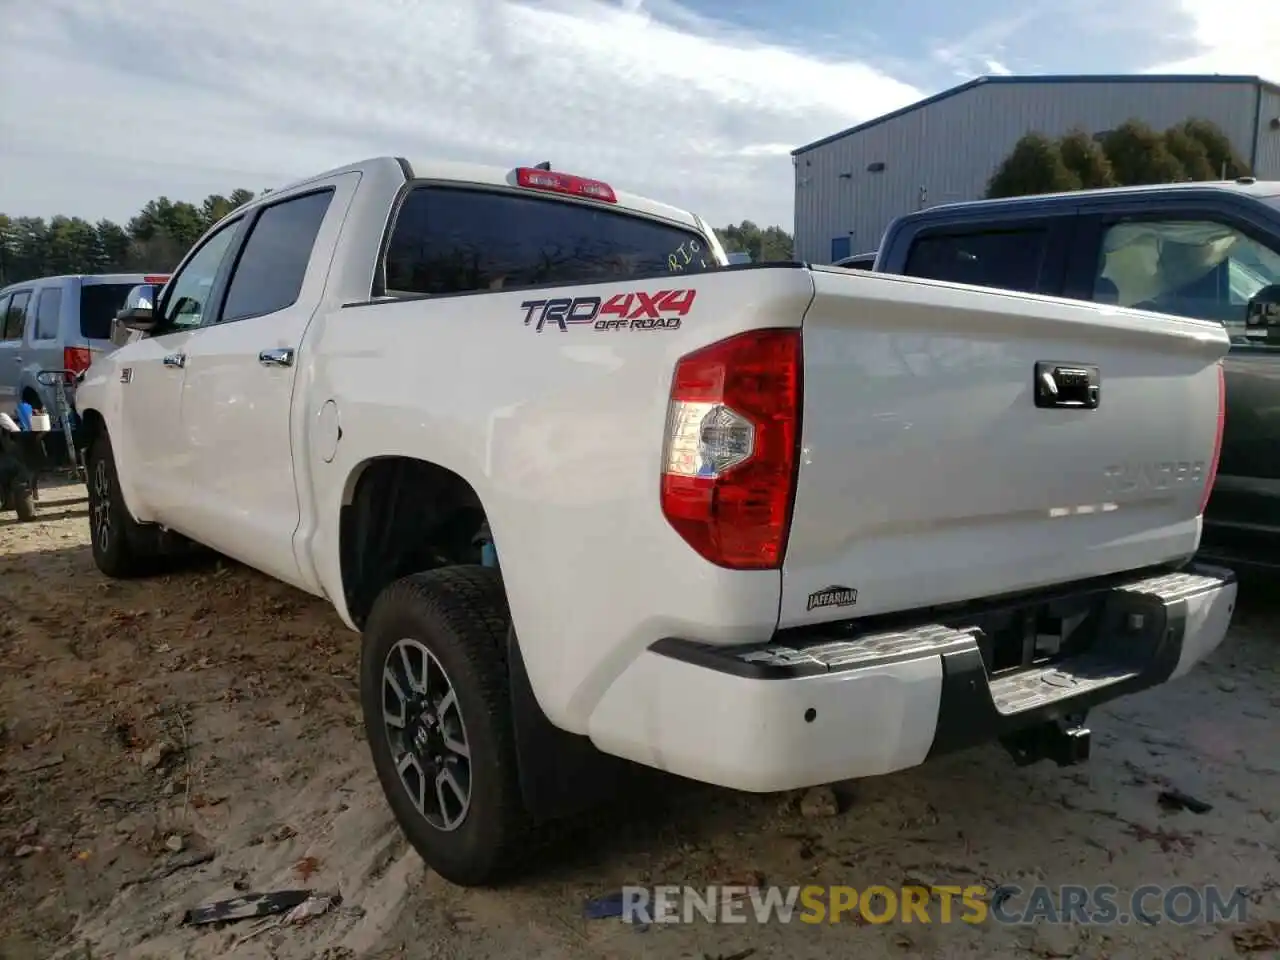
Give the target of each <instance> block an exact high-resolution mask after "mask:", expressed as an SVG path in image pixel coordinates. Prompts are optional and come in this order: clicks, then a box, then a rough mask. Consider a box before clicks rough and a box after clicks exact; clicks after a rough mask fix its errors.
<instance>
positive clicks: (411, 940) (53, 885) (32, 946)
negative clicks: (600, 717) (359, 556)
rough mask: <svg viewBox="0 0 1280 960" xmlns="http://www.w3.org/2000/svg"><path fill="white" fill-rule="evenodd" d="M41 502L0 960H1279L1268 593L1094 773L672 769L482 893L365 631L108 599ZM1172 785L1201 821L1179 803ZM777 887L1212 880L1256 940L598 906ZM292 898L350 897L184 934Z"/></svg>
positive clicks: (202, 587)
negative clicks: (728, 917)
mask: <svg viewBox="0 0 1280 960" xmlns="http://www.w3.org/2000/svg"><path fill="white" fill-rule="evenodd" d="M40 511H41V519H40V520H38V521H37V522H35V523H27V524H21V523H18V522H17V521H16V520H15V518H14V516H13V514H11V513H6V514H0V600H2V601H3V602H0V724H2V725H0V957H3V958H19V957H21V958H24V960H25V958H28V957H50V956H66V957H77V958H79V957H93V958H103V957H119V958H125V957H128V958H156V960H162V958H163V960H172V958H179V957H183V958H204V957H214V956H234V957H244V958H265V957H274V958H282V960H294V958H297V960H301V958H309V960H315V958H324V960H339V958H346V960H355V958H362V960H364V958H368V960H389V958H393V957H412V958H436V957H439V958H445V957H448V958H458V960H482V958H508V957H512V956H521V957H525V958H528V960H537V958H568V960H576V958H608V957H611V958H620V960H623V958H648V957H653V958H672V960H674V958H693V960H716V958H718V960H746V958H748V957H751V958H754V960H763V958H766V957H769V958H772V957H777V958H787V960H804V958H810V957H814V958H816V957H834V956H841V957H846V956H857V957H859V958H861V960H880V958H905V957H992V956H997V957H1005V956H1008V957H1029V958H1030V957H1039V958H1068V957H1089V958H1099V960H1101V958H1122V957H1134V958H1151V957H1161V958H1162V960H1164V958H1175V957H1188V958H1191V957H1194V958H1201V957H1203V958H1215V960H1216V958H1222V957H1227V956H1232V955H1235V954H1238V953H1245V952H1246V951H1253V953H1252V955H1253V956H1255V957H1271V956H1275V955H1276V952H1277V949H1278V948H1277V941H1276V940H1275V935H1277V934H1280V735H1278V734H1277V725H1276V717H1277V707H1280V637H1277V635H1276V634H1277V626H1276V625H1277V624H1278V623H1280V619H1277V617H1280V598H1278V599H1276V600H1273V601H1263V600H1262V599H1261V598H1260V597H1259V596H1256V595H1246V596H1245V598H1244V602H1243V603H1242V604H1241V607H1240V609H1239V610H1238V611H1237V614H1236V621H1235V626H1234V628H1233V630H1232V633H1231V636H1230V637H1229V638H1228V641H1227V642H1226V644H1224V646H1223V648H1222V649H1221V650H1220V651H1219V652H1218V653H1217V654H1216V655H1215V656H1214V657H1213V658H1212V660H1211V662H1210V663H1208V664H1206V665H1204V666H1202V667H1200V668H1199V669H1198V670H1197V671H1196V672H1195V673H1194V674H1193V675H1191V676H1190V677H1187V678H1186V679H1184V680H1181V681H1178V682H1177V683H1175V684H1172V685H1170V686H1168V687H1166V688H1163V689H1157V690H1154V691H1148V692H1146V693H1143V694H1139V695H1136V696H1134V697H1132V698H1130V699H1127V700H1124V701H1121V702H1120V703H1118V704H1115V705H1113V706H1112V707H1111V708H1110V709H1107V710H1105V711H1101V712H1100V713H1098V714H1097V716H1096V718H1094V719H1093V722H1092V727H1093V729H1094V731H1095V743H1094V756H1093V758H1092V760H1091V761H1090V762H1089V763H1088V764H1087V765H1085V766H1083V767H1077V768H1074V769H1069V770H1060V769H1057V768H1055V767H1053V766H1052V765H1050V764H1043V765H1038V766H1034V767H1029V768H1022V769H1019V768H1016V767H1014V766H1013V764H1012V762H1011V761H1009V760H1008V759H1007V758H1006V756H1005V754H1004V753H1003V752H1002V751H1001V750H1000V749H999V748H997V747H991V748H983V749H978V750H974V751H970V752H967V753H964V754H960V755H957V756H954V757H950V758H948V759H946V760H943V761H940V762H936V763H933V764H930V765H928V766H926V767H924V768H920V769H917V770H914V771H910V772H907V773H903V774H899V775H895V776H890V777H882V778H878V779H875V780H871V781H863V782H860V783H855V784H851V785H847V786H843V787H842V788H841V789H840V790H839V791H838V794H839V801H840V802H839V809H838V810H836V809H831V808H827V809H821V807H822V806H823V805H822V804H820V803H810V802H806V803H799V802H797V798H796V797H791V796H786V797H782V796H743V795H736V794H733V793H730V792H726V791H721V790H716V789H712V788H707V787H703V786H700V785H696V784H690V783H687V782H684V781H676V780H673V779H667V778H659V779H660V784H659V788H658V789H656V790H654V791H653V793H652V794H647V793H646V794H645V795H643V796H637V797H633V798H632V799H631V800H630V802H629V803H619V804H611V805H608V806H607V807H605V808H602V809H601V811H600V812H599V813H598V814H597V815H596V816H594V817H592V818H591V819H590V820H589V821H588V822H583V823H582V824H580V825H577V826H575V827H574V829H573V830H572V832H571V833H570V834H569V835H568V836H567V837H566V838H565V839H564V840H563V842H560V843H558V844H557V845H556V846H554V847H553V848H552V849H551V850H550V851H549V852H548V853H547V855H546V856H547V860H546V864H545V866H544V867H542V868H541V870H540V871H539V872H538V873H537V875H536V876H534V877H533V878H531V879H529V880H528V881H527V882H526V883H525V884H523V885H521V886H519V887H516V888H514V889H508V890H503V891H470V890H460V889H457V888H454V887H451V886H450V885H448V884H446V883H444V882H443V881H441V880H440V879H439V878H437V877H434V876H430V875H428V874H427V872H426V871H425V870H424V868H423V866H422V863H421V861H420V860H419V859H418V858H417V856H416V855H415V854H414V853H412V852H411V851H409V850H408V849H407V847H406V845H405V843H404V842H403V841H402V840H401V837H400V834H399V832H398V830H397V829H396V827H395V825H394V823H393V822H392V820H391V817H390V814H389V813H388V811H387V809H386V807H385V805H384V803H383V800H382V797H381V795H380V793H379V791H378V788H377V785H376V782H375V779H374V775H373V772H372V769H371V766H370V763H369V761H368V757H367V753H366V749H365V746H364V743H363V740H362V737H361V731H360V719H359V708H358V703H357V695H356V663H357V657H358V642H357V637H356V636H355V635H354V634H352V633H351V632H350V631H348V630H347V629H346V628H345V627H344V626H343V625H342V624H341V623H340V622H339V621H338V619H337V617H336V616H335V615H334V614H333V613H332V611H331V610H330V609H329V608H328V607H327V606H326V605H325V604H324V603H322V602H320V601H318V600H315V599H312V598H310V597H307V596H305V595H303V594H301V593H298V592H296V591H295V590H293V589H291V588H289V587H286V586H283V585H280V584H277V583H274V582H272V581H270V580H268V579H266V578H264V577H262V576H259V575H258V574H256V573H254V572H252V571H249V570H246V569H244V568H242V567H240V566H237V565H234V564H231V563H229V562H226V561H221V562H219V561H216V560H213V561H210V562H209V563H207V564H204V565H200V566H197V567H195V568H193V569H192V570H190V571H187V572H184V573H181V574H176V575H172V576H168V577H163V578H160V579H155V580H149V581H142V582H134V583H112V582H108V581H107V580H105V579H104V578H103V577H101V576H100V575H99V574H98V573H97V572H96V571H95V570H94V568H93V563H92V560H91V558H90V555H89V548H88V545H87V521H86V517H85V514H86V507H85V495H84V489H83V487H79V486H63V487H60V488H57V489H47V490H46V491H45V493H44V496H43V499H42V501H41V504H40ZM1266 591H1267V588H1266V587H1265V586H1264V587H1263V588H1262V589H1261V590H1259V589H1257V588H1255V589H1254V590H1253V593H1254V594H1259V593H1265V592H1266ZM867 734H868V735H875V732H874V731H868V732H867ZM851 735H859V732H858V731H851ZM1169 787H1176V788H1178V789H1180V790H1182V791H1184V792H1185V793H1187V794H1190V795H1192V796H1194V797H1196V798H1199V799H1201V800H1204V801H1207V802H1209V803H1211V804H1212V805H1213V807H1212V809H1211V810H1210V811H1208V812H1206V813H1203V814H1199V815H1197V814H1195V813H1192V812H1189V811H1187V810H1182V811H1179V812H1170V811H1169V810H1167V809H1165V808H1164V807H1162V806H1161V804H1160V803H1158V796H1159V794H1160V792H1161V791H1162V790H1163V789H1167V788H1169ZM761 881H763V882H766V883H770V884H782V885H792V884H807V883H839V884H851V885H853V886H856V887H859V888H861V887H864V886H866V885H870V884H886V885H888V886H891V887H896V886H899V885H901V884H904V883H920V882H924V883H933V884H958V885H962V886H964V885H970V884H985V885H986V886H988V887H995V886H996V885H998V884H1002V883H1015V884H1020V885H1022V886H1024V887H1027V886H1030V885H1032V884H1035V883H1038V882H1039V883H1045V884H1049V885H1054V886H1056V885H1059V884H1095V883H1110V884H1114V885H1116V886H1117V887H1119V888H1120V889H1121V890H1122V891H1123V890H1130V889H1132V888H1133V887H1135V886H1137V885H1139V884H1142V883H1161V884H1166V885H1172V884H1178V883H1186V884H1192V885H1202V884H1210V883H1217V884H1220V885H1224V886H1227V887H1233V886H1237V885H1239V886H1244V887H1247V888H1248V890H1249V904H1248V911H1249V918H1248V919H1249V923H1248V924H1246V925H1243V926H1242V925H1240V924H1233V923H1219V924H1215V925H1188V926H1177V925H1172V924H1169V923H1162V924H1159V925H1157V926H1136V925H1135V926H1109V927H1097V926H1094V927H1089V926H1066V925H1058V926H1050V925H1044V924H1040V925H1035V926H1029V927H1012V926H1001V925H998V924H995V923H987V924H983V925H977V926H975V925H968V924H963V923H956V924H950V925H942V924H938V923H934V924H932V925H923V924H920V923H914V924H905V923H899V922H893V923H888V924H884V925H865V924H856V923H841V924H834V925H832V924H826V925H816V926H815V925H806V924H801V923H792V924H789V925H782V924H772V925H760V924H757V923H755V922H754V921H753V922H749V923H746V924H719V925H717V924H711V923H706V922H702V921H699V922H695V923H692V924H687V925H654V926H650V927H648V928H642V927H638V926H636V925H629V924H623V923H622V922H620V921H619V920H618V919H616V918H615V919H599V920H592V919H586V918H585V917H584V912H583V911H584V903H585V902H586V901H587V900H589V899H591V898H594V897H601V896H605V895H608V894H610V893H612V892H614V891H616V890H617V889H618V888H619V887H620V886H621V885H623V884H627V883H643V884H648V883H677V884H678V883H688V884H693V885H697V886H704V885H706V884H708V883H748V884H750V883H758V882H761ZM301 887H306V888H311V889H314V890H316V891H319V892H334V893H340V895H341V898H342V900H341V903H340V905H338V906H336V907H335V908H333V909H330V910H329V911H328V912H327V913H325V914H324V915H322V916H318V917H315V918H312V919H311V920H309V922H306V923H301V924H290V925H284V924H282V923H280V922H279V918H271V919H270V920H266V921H264V920H245V921H241V922H237V923H228V924H222V925H217V924H215V925H209V926H201V927H191V926H184V925H183V924H182V923H181V919H182V914H183V912H184V911H185V910H186V909H187V908H190V907H192V906H195V905H198V904H200V903H204V902H207V901H210V900H216V899H223V898H228V897H233V896H236V895H237V892H243V891H270V890H280V889H297V888H301ZM935 916H936V914H935ZM1272 923H1274V926H1271V924H1272Z"/></svg>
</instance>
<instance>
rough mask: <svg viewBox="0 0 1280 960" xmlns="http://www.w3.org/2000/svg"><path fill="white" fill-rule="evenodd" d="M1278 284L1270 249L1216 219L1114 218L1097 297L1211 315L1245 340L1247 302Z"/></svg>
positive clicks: (1276, 257)
mask: <svg viewBox="0 0 1280 960" xmlns="http://www.w3.org/2000/svg"><path fill="white" fill-rule="evenodd" d="M1276 283H1280V253H1278V252H1277V250H1276V249H1275V248H1272V247H1271V246H1268V245H1267V244H1264V243H1261V242H1259V241H1258V240H1255V239H1254V238H1252V237H1250V236H1248V235H1246V234H1244V233H1242V232H1241V231H1240V230H1238V229H1236V228H1235V227H1232V226H1228V225H1227V224H1224V223H1219V222H1217V221H1213V220H1142V221H1131V222H1127V223H1117V224H1115V225H1113V226H1111V227H1110V228H1108V229H1107V231H1106V233H1105V234H1104V236H1103V241H1102V251H1101V253H1100V255H1099V258H1098V267H1097V271H1096V279H1095V281H1094V299H1095V300H1099V301H1103V302H1109V303H1116V304H1119V305H1120V306H1122V307H1136V308H1138V309H1140V310H1155V311H1157V312H1159V313H1169V314H1173V315H1174V316H1179V317H1194V318H1197V319H1200V320H1215V321H1217V322H1218V323H1221V324H1223V325H1224V326H1226V327H1227V330H1228V332H1229V333H1230V334H1231V335H1232V337H1233V338H1242V337H1243V336H1244V331H1245V314H1246V312H1247V310H1248V306H1249V300H1250V299H1251V298H1252V297H1253V296H1254V294H1256V293H1258V292H1259V291H1260V290H1262V289H1263V288H1264V287H1269V286H1271V285H1272V284H1276Z"/></svg>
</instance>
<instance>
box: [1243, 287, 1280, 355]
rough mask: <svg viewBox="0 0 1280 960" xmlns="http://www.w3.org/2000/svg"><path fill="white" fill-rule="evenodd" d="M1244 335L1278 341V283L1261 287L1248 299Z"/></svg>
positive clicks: (1279, 304) (1279, 298)
mask: <svg viewBox="0 0 1280 960" xmlns="http://www.w3.org/2000/svg"><path fill="white" fill-rule="evenodd" d="M1244 335H1245V336H1246V337H1248V338H1249V339H1250V340H1271V341H1280V283H1273V284H1271V285H1270V286H1269V287H1263V288H1262V289H1261V290H1259V291H1258V292H1257V293H1255V294H1254V295H1253V296H1252V297H1251V298H1250V299H1249V305H1248V307H1246V308H1245V314H1244Z"/></svg>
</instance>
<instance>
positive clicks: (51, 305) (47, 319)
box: [35, 287, 62, 340]
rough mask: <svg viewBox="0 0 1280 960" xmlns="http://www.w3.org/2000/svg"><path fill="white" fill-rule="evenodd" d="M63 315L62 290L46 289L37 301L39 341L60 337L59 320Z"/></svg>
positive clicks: (37, 337) (37, 333)
mask: <svg viewBox="0 0 1280 960" xmlns="http://www.w3.org/2000/svg"><path fill="white" fill-rule="evenodd" d="M61 314H62V288H61V287H45V288H44V289H43V290H41V291H40V296H39V298H38V299H37V300H36V335H35V338H36V339H37V340H52V339H54V338H55V337H56V336H57V335H58V318H59V317H60V316H61Z"/></svg>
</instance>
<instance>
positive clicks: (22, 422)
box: [18, 402, 35, 431]
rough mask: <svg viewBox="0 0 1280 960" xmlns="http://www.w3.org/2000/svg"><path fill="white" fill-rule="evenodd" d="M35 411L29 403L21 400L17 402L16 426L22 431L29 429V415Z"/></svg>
mask: <svg viewBox="0 0 1280 960" xmlns="http://www.w3.org/2000/svg"><path fill="white" fill-rule="evenodd" d="M34 412H35V411H34V410H32V409H31V404H29V403H26V402H23V403H20V404H18V426H20V427H21V428H22V429H23V430H24V431H29V430H30V429H31V415H32V414H33V413H34Z"/></svg>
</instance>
